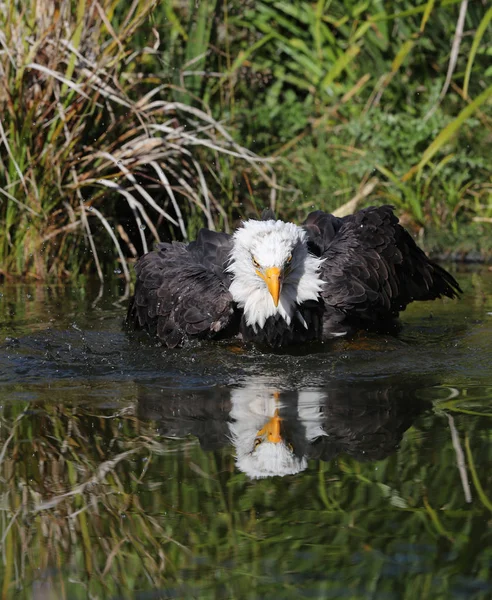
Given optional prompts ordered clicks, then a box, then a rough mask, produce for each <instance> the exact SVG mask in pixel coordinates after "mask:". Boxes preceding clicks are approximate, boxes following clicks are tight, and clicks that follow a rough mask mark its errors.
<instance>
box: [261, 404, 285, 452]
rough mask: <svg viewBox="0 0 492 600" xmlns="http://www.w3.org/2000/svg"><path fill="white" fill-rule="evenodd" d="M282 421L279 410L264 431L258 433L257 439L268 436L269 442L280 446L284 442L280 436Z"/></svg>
mask: <svg viewBox="0 0 492 600" xmlns="http://www.w3.org/2000/svg"><path fill="white" fill-rule="evenodd" d="M280 421H281V418H280V417H279V416H278V410H276V411H275V414H274V415H273V417H272V418H271V419H270V420H269V421H268V422H267V423H266V425H265V426H264V427H263V428H262V429H260V431H258V433H257V434H256V437H259V438H261V437H263V436H266V439H267V441H269V442H272V443H274V444H278V443H279V442H281V441H282V436H281V435H280Z"/></svg>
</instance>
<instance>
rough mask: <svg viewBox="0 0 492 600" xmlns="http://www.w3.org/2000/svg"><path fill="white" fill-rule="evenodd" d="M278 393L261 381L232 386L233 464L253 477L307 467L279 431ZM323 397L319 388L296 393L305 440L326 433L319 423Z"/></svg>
mask: <svg viewBox="0 0 492 600" xmlns="http://www.w3.org/2000/svg"><path fill="white" fill-rule="evenodd" d="M279 395H280V394H279V392H278V390H277V389H276V388H273V387H269V386H268V385H265V384H261V383H256V384H254V383H252V384H251V385H248V386H247V387H244V388H237V389H233V390H232V394H231V401H232V408H231V413H230V416H231V418H232V419H233V421H232V422H231V423H230V424H229V429H230V432H231V439H232V442H233V444H234V446H235V448H236V465H237V467H238V469H239V470H240V471H242V472H243V473H246V475H248V476H249V477H251V478H252V479H259V478H262V477H271V476H273V475H279V476H284V475H294V474H295V473H299V472H300V471H303V470H304V469H305V468H306V467H307V459H306V457H305V456H298V455H296V454H295V452H294V450H295V449H294V448H293V447H292V445H291V444H290V443H289V442H288V441H286V440H285V439H284V438H283V437H282V435H281V420H282V419H281V417H279V410H281V408H282V404H281V403H280V401H279ZM303 398H304V402H303V403H302V405H301V401H303ZM322 399H323V395H322V394H321V393H320V392H318V391H308V392H301V393H300V394H299V397H298V411H299V417H300V419H301V420H302V422H303V425H304V426H305V431H306V438H307V440H308V441H311V440H313V439H314V438H316V437H319V436H320V435H325V433H324V432H323V430H322V428H321V424H320V422H321V417H322V412H321V407H320V402H321V400H322ZM302 411H304V412H305V415H304V416H303V415H302ZM305 421H306V422H305ZM308 421H309V422H308Z"/></svg>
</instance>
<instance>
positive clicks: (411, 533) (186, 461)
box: [0, 387, 491, 599]
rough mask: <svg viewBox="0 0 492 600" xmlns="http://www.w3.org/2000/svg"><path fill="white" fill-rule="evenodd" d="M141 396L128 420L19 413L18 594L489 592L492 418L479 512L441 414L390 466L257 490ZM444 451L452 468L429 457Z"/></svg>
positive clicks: (10, 478) (477, 437)
mask: <svg viewBox="0 0 492 600" xmlns="http://www.w3.org/2000/svg"><path fill="white" fill-rule="evenodd" d="M51 393H53V391H52V392H51ZM54 393H55V394H56V390H55V392H54ZM135 393H136V389H134V388H132V387H129V388H128V390H127V393H125V395H124V397H122V398H121V402H120V403H119V406H120V408H119V409H118V410H117V411H111V410H110V409H108V408H101V407H97V406H88V405H85V404H83V403H82V404H81V403H77V404H72V405H67V403H63V404H60V403H56V402H55V403H53V402H50V401H49V399H48V397H47V398H46V400H47V401H46V402H42V401H41V402H37V403H20V402H18V403H15V404H7V405H6V406H5V407H4V409H3V413H2V427H1V430H0V442H1V447H0V478H1V479H0V489H1V517H0V518H1V524H0V548H1V551H2V561H1V564H0V574H1V579H2V581H3V598H6V599H7V598H11V597H14V596H15V597H17V598H27V597H30V593H31V592H32V591H34V590H44V593H45V594H47V597H57V598H86V597H92V598H106V597H115V596H118V597H120V596H121V597H134V594H135V593H139V592H140V593H144V592H145V591H149V590H153V591H154V592H155V593H157V592H158V591H159V590H160V591H161V592H162V593H164V592H165V591H167V592H169V593H170V592H171V591H173V594H174V595H177V596H180V597H190V596H193V595H195V596H199V597H200V598H212V597H217V595H216V594H217V593H220V594H221V596H220V597H227V598H244V597H256V596H261V597H263V596H264V595H265V594H267V593H268V590H270V592H271V590H272V589H275V591H276V595H278V597H282V598H290V597H292V598H294V597H296V594H298V593H299V586H301V585H302V588H303V589H304V590H305V591H309V592H310V593H316V594H319V595H320V597H322V596H324V595H326V594H328V593H330V594H341V593H346V592H347V589H350V590H351V593H352V594H354V597H364V596H365V594H366V593H367V591H368V590H369V589H371V590H372V591H373V593H375V594H378V595H380V594H385V593H386V594H390V595H391V594H395V593H396V594H398V597H401V598H409V599H410V598H414V597H415V594H416V593H417V591H416V590H419V591H418V593H417V595H419V596H422V594H424V592H425V590H426V589H427V590H428V593H430V592H429V590H430V588H429V585H430V582H429V580H428V578H429V576H430V574H431V573H433V581H432V585H431V589H432V597H433V598H443V599H444V598H447V597H449V596H450V595H453V594H454V593H456V590H457V589H466V590H468V592H469V594H471V596H470V597H473V598H477V599H481V598H486V597H488V589H489V588H487V585H486V582H489V581H490V580H489V575H488V570H487V569H488V567H487V565H488V562H487V561H488V560H489V558H490V557H489V558H488V556H489V555H488V551H487V552H478V551H477V548H487V547H488V546H487V540H488V537H489V536H488V533H487V528H486V527H484V523H486V521H487V519H488V518H489V517H488V515H489V509H490V502H489V500H488V499H487V498H488V497H489V496H487V494H489V495H490V489H491V488H490V483H491V482H490V477H489V476H488V470H487V464H488V461H489V460H490V439H489V438H490V436H489V435H488V434H487V429H486V425H487V423H486V421H487V419H486V418H485V417H483V418H482V420H481V421H480V419H477V418H474V419H473V420H472V419H471V418H470V417H464V418H461V420H460V433H459V435H460V436H461V438H462V439H463V435H464V436H465V437H464V439H465V447H466V453H467V454H466V461H467V463H468V466H469V468H470V470H471V473H472V480H473V486H472V490H471V494H472V497H473V499H474V500H473V502H472V503H471V504H466V503H464V499H463V491H462V488H461V484H460V482H459V476H458V472H457V469H456V464H455V461H456V456H455V451H454V450H453V447H452V442H451V438H449V439H447V440H445V441H444V445H443V437H442V430H440V429H439V432H438V428H439V426H440V423H439V418H438V416H437V415H433V416H428V417H425V418H424V419H421V420H420V421H419V426H418V427H419V429H418V430H416V431H415V432H414V434H412V433H410V435H407V437H406V440H405V442H404V443H403V446H402V448H401V449H400V451H399V452H398V454H397V455H393V456H390V457H388V458H387V459H384V460H381V461H378V462H376V463H374V462H371V463H360V462H358V461H356V460H355V459H353V458H351V457H347V456H341V457H339V458H338V460H337V461H331V462H330V463H323V462H320V463H319V464H314V463H313V464H312V465H311V467H310V468H309V471H308V472H306V473H305V474H304V475H303V476H302V477H301V476H298V477H296V478H294V479H293V478H285V479H284V480H281V479H278V478H274V479H270V480H263V481H257V482H254V483H250V482H248V481H247V478H246V477H245V476H244V475H243V474H240V473H238V472H236V471H235V468H234V462H233V458H232V456H231V455H230V452H229V450H223V451H215V452H208V453H205V452H203V451H202V450H200V448H199V446H198V444H197V442H196V441H194V440H191V439H190V440H188V441H183V440H181V441H179V440H173V439H166V438H163V437H161V436H159V434H158V430H157V428H156V426H155V424H153V423H152V422H149V421H144V420H140V419H138V418H137V416H136V414H135V406H134V397H135ZM40 400H42V399H40ZM443 419H444V420H445V415H443ZM424 432H425V439H426V440H427V442H425V443H424V442H423V439H424V438H423V435H422V434H423V433H424ZM438 433H439V434H438ZM437 434H438V435H437ZM470 439H472V440H473V441H472V442H470ZM433 440H435V441H434V442H433ZM434 452H436V453H439V456H440V459H439V461H432V460H431V461H429V460H428V457H429V455H430V454H431V455H432V454H433V453H434ZM424 456H425V457H426V458H424ZM477 472H478V473H480V476H477ZM479 479H480V481H479ZM293 515H294V516H295V518H294V519H293V518H292V516H293ZM286 519H287V521H288V522H287V521H286ZM480 532H481V533H480ZM478 538H480V540H481V542H480V543H478ZM443 553H445V554H446V556H447V557H448V558H446V559H444V558H443ZM434 560H435V561H436V562H437V563H438V564H439V565H440V567H439V569H438V570H437V571H435V572H434V571H433V570H432V569H431V570H429V569H430V565H432V564H434V563H433V561H434ZM349 565H352V567H350V578H349V579H347V577H346V576H347V574H348V572H347V569H348V568H349ZM341 573H344V574H345V578H344V577H343V576H342V578H340V574H341ZM410 583H411V585H410ZM272 586H273V588H272ZM347 586H348V587H347ZM463 586H464V587H463ZM406 589H408V590H411V591H405V590H406ZM422 597H424V596H422ZM428 597H430V596H428Z"/></svg>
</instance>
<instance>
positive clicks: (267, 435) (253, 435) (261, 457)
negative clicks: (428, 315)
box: [139, 378, 428, 479]
mask: <svg viewBox="0 0 492 600" xmlns="http://www.w3.org/2000/svg"><path fill="white" fill-rule="evenodd" d="M422 386H423V383H422V381H420V382H419V385H418V386H417V385H411V383H410V384H409V382H408V381H406V382H403V383H397V382H388V381H387V382H381V381H377V382H369V381H364V382H360V383H355V382H353V383H351V384H350V385H347V384H346V383H343V382H338V383H333V384H330V385H325V386H324V387H319V388H314V387H313V388H309V389H304V390H290V391H289V390H282V389H280V388H279V387H277V386H275V385H272V384H271V383H268V382H264V383H261V382H260V383H259V382H258V379H257V378H255V380H254V381H247V382H245V383H244V384H243V385H242V386H238V387H234V388H215V389H211V390H200V391H196V390H194V391H185V390H183V391H173V392H169V390H161V389H158V388H157V387H156V388H154V387H152V386H143V387H142V388H141V390H140V392H141V393H140V394H139V414H140V417H142V418H145V419H153V420H155V421H156V422H157V423H158V427H159V431H160V433H161V434H162V435H165V436H167V437H173V438H183V437H185V436H187V435H190V434H191V435H193V436H195V437H197V438H198V439H199V441H200V445H201V447H202V448H203V449H204V450H216V449H218V448H220V447H223V446H226V445H229V444H231V443H232V445H233V446H234V448H235V453H236V465H237V467H238V469H239V470H240V471H242V472H244V473H246V474H247V475H248V476H249V477H251V478H253V479H258V478H262V477H271V476H274V475H278V476H285V475H294V474H296V473H299V472H301V471H303V470H304V469H306V467H307V464H308V460H309V459H318V460H324V461H328V460H332V459H334V458H336V457H337V456H339V455H340V454H345V455H350V456H353V457H354V458H356V459H358V460H381V459H383V458H385V457H387V456H388V455H390V454H391V453H392V452H394V451H395V450H396V449H397V447H398V444H399V443H400V441H401V439H402V436H403V433H404V432H405V431H406V430H407V429H408V428H409V427H410V426H411V425H412V423H413V422H414V420H415V418H416V417H417V416H418V415H419V414H420V413H421V412H422V411H423V410H425V409H426V408H427V406H428V404H427V403H426V402H424V401H422V400H420V399H419V398H418V389H421V388H422Z"/></svg>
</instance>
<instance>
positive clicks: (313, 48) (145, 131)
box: [0, 0, 492, 279]
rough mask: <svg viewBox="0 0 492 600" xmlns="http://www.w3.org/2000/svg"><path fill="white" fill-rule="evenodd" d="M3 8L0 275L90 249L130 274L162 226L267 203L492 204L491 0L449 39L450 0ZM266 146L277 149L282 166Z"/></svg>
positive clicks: (191, 227) (465, 217) (187, 230)
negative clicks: (131, 263) (490, 163)
mask: <svg viewBox="0 0 492 600" xmlns="http://www.w3.org/2000/svg"><path fill="white" fill-rule="evenodd" d="M9 7H10V10H8V11H0V30H1V31H2V32H5V33H2V34H1V35H2V37H1V38H0V41H1V42H2V47H3V48H4V49H5V50H4V51H2V52H0V78H1V80H2V85H1V86H0V90H1V91H0V110H1V111H2V115H4V118H3V120H2V127H3V134H2V135H1V136H0V195H1V199H0V202H1V204H0V223H1V225H2V231H4V233H3V234H2V235H1V236H0V260H1V262H2V270H3V273H4V274H6V275H9V274H14V273H17V274H30V275H31V276H35V277H47V276H50V275H51V276H60V275H62V274H64V273H66V272H67V271H68V270H70V271H71V272H72V273H75V274H76V273H78V272H80V271H81V272H86V271H87V270H88V269H90V268H91V265H93V264H94V261H96V267H97V269H98V271H99V274H100V276H101V277H102V275H103V271H112V270H114V269H115V268H116V269H117V270H123V272H124V274H125V276H126V277H127V279H128V278H129V275H128V270H127V258H128V257H130V258H132V259H133V258H135V256H136V255H137V254H139V253H141V252H142V251H145V250H146V249H147V248H148V247H149V246H151V245H152V243H153V241H154V240H157V239H159V238H160V237H165V238H172V237H180V238H182V237H186V235H193V234H194V233H195V232H196V231H197V229H198V228H199V227H200V226H203V225H204V224H205V225H207V226H209V227H214V226H215V227H218V228H225V229H228V228H230V227H231V226H232V224H233V223H234V221H235V219H236V218H237V217H238V216H244V215H247V214H256V213H257V212H258V209H261V207H262V206H264V205H267V204H272V205H275V204H276V208H277V210H278V212H279V214H280V215H282V216H288V217H292V218H299V217H302V216H303V215H304V212H305V210H306V209H308V208H310V207H311V206H313V205H315V206H317V207H320V208H325V209H328V210H334V209H337V208H338V207H340V205H344V204H345V203H348V202H349V201H350V200H353V202H352V204H350V205H348V206H349V207H350V210H353V209H354V208H355V207H356V205H359V204H362V203H371V202H372V203H374V202H376V203H377V202H383V201H384V202H392V203H394V204H396V205H397V206H398V207H399V208H400V210H401V212H405V213H407V215H409V216H410V218H411V219H413V221H414V222H416V224H417V225H419V226H425V227H427V228H429V227H432V226H442V225H443V224H449V223H451V224H452V227H453V228H454V230H455V232H457V231H458V229H459V228H460V227H461V226H462V224H464V223H469V222H473V221H472V220H473V219H474V218H479V219H482V220H483V219H489V218H490V213H491V211H492V208H491V206H492V200H491V181H490V173H489V170H488V169H487V157H488V156H489V155H490V153H491V150H492V148H491V139H492V137H491V130H492V125H491V118H490V103H491V99H490V96H491V93H492V88H491V87H490V86H489V87H487V76H488V74H490V66H489V62H490V48H489V44H488V40H489V39H490V35H489V32H490V24H491V12H490V9H488V10H486V7H485V6H484V5H483V3H482V2H472V3H468V6H467V10H466V15H465V19H464V22H463V32H462V33H463V35H462V36H461V38H459V36H458V38H459V39H460V43H459V45H456V44H453V39H454V37H455V33H456V30H457V27H458V22H459V18H458V17H459V13H460V7H461V2H459V0H442V1H439V2H436V1H434V0H428V1H427V2H422V3H421V4H416V3H415V2H414V1H413V0H401V1H400V2H398V3H397V4H394V3H393V4H392V3H388V2H383V1H382V0H365V1H362V0H344V2H333V1H331V0H317V1H316V2H307V1H306V0H294V1H291V2H290V1H289V2H285V1H282V0H260V1H259V2H252V1H249V0H248V1H246V2H244V1H241V2H240V1H239V0H229V1H226V2H218V1H217V0H203V1H201V2H198V3H197V2H194V1H193V0H190V1H189V2H177V1H176V2H164V3H161V2H157V1H156V0H140V1H139V2H137V3H136V4H135V5H134V6H133V5H132V7H133V8H132V9H131V10H130V9H129V8H128V6H127V5H126V4H125V3H124V2H122V1H116V2H111V1H110V0H106V1H105V2H103V3H102V4H101V5H100V8H96V6H95V5H91V6H90V7H89V6H88V5H87V4H86V3H79V4H78V5H77V8H75V7H74V6H73V5H72V4H71V3H70V2H68V0H67V1H66V2H62V3H61V4H60V6H59V8H57V10H54V8H53V9H52V10H51V12H49V11H48V12H46V11H44V12H43V10H42V9H41V8H40V7H39V6H38V4H37V3H36V2H29V3H27V4H25V3H20V2H18V1H15V0H11V2H10V4H9ZM458 33H459V32H458ZM7 49H10V50H7ZM450 65H451V67H450ZM246 148H247V150H246ZM253 153H254V154H253ZM258 154H259V155H261V156H264V157H269V156H273V157H274V158H276V159H277V162H276V163H275V165H274V167H275V174H272V171H271V167H270V166H269V165H268V164H267V163H260V162H258V156H257V155H258ZM238 158H239V159H242V160H239V161H238V160H236V159H238ZM255 161H256V162H255ZM293 166H295V167H296V168H292V167H293ZM89 208H93V209H94V210H93V211H89V210H88V209H89ZM342 210H349V209H348V208H345V209H343V208H342ZM101 264H102V267H101V266H100V265H101Z"/></svg>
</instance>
